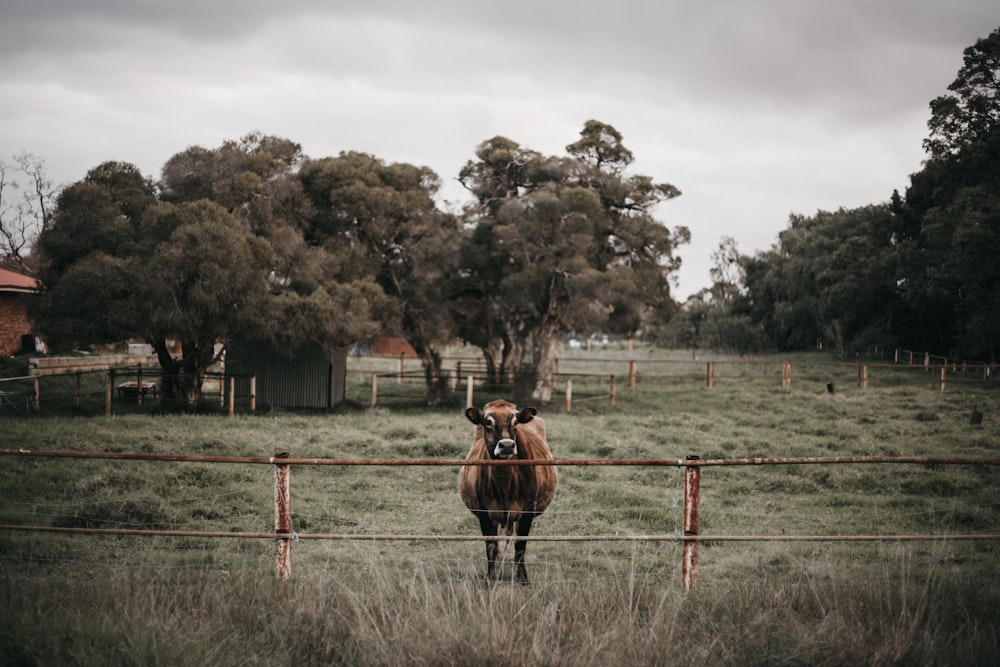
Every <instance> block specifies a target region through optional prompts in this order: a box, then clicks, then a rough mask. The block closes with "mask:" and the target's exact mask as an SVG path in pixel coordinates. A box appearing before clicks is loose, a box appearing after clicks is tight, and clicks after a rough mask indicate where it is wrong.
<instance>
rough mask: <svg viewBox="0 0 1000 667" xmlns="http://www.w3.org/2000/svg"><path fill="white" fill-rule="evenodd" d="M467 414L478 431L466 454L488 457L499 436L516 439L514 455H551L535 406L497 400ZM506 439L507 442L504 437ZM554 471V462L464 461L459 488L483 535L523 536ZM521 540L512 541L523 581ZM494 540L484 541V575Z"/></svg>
mask: <svg viewBox="0 0 1000 667" xmlns="http://www.w3.org/2000/svg"><path fill="white" fill-rule="evenodd" d="M465 414H466V417H467V418H468V419H469V421H471V422H472V423H474V424H476V433H475V437H474V439H473V443H472V449H470V450H469V455H468V456H467V457H466V459H467V460H475V459H491V458H495V456H494V453H493V452H494V447H495V445H496V443H497V441H498V440H500V439H508V440H513V441H514V442H515V443H516V449H517V453H516V457H517V458H518V459H548V460H551V459H552V452H551V451H549V446H548V444H547V443H546V440H545V421H544V420H543V419H542V418H541V417H536V416H535V414H536V411H535V409H534V408H524V409H522V410H518V409H517V406H515V405H514V404H513V403H508V402H507V401H505V400H496V401H493V402H491V403H487V404H486V406H485V408H484V410H483V411H482V412H480V411H479V410H477V409H476V408H469V409H468V410H466V413H465ZM508 444H509V443H508ZM557 485H558V475H557V473H556V468H555V466H516V465H497V466H462V469H461V470H460V471H459V474H458V491H459V495H461V497H462V501H463V502H464V503H465V506H466V507H468V508H469V509H470V510H471V511H472V513H473V514H474V515H476V517H477V518H478V519H479V524H480V528H481V530H482V533H483V535H485V536H495V535H497V531H498V529H499V528H501V527H502V528H504V529H505V531H506V533H507V535H517V536H522V537H523V536H527V535H528V532H529V531H530V530H531V522H532V521H533V520H534V519H535V517H537V516H538V515H539V514H541V513H542V512H544V511H545V508H546V507H548V506H549V503H550V502H551V501H552V498H553V496H554V495H555V493H556V487H557ZM526 547H527V542H526V541H525V540H520V541H518V540H515V542H514V562H515V565H516V568H517V580H518V581H520V582H521V583H527V581H528V574H527V571H526V570H525V567H524V552H525V549H526ZM497 555H498V547H497V542H496V540H490V541H487V542H486V560H487V577H488V578H490V579H493V577H494V567H495V564H496V562H497Z"/></svg>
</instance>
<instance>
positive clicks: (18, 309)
mask: <svg viewBox="0 0 1000 667" xmlns="http://www.w3.org/2000/svg"><path fill="white" fill-rule="evenodd" d="M39 286H40V285H39V283H38V281H37V280H36V279H35V278H32V277H31V276H25V275H22V274H20V273H15V272H13V271H8V270H6V269H0V355H3V356H10V355H12V354H17V353H18V352H19V351H20V350H21V348H22V347H23V345H22V337H23V336H28V335H30V334H31V322H30V321H29V320H28V312H27V309H26V308H25V304H24V295H26V294H32V293H33V292H37V291H38V288H39Z"/></svg>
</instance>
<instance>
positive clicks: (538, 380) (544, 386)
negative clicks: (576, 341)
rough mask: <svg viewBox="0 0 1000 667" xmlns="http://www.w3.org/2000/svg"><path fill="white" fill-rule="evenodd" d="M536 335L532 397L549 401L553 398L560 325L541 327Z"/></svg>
mask: <svg viewBox="0 0 1000 667" xmlns="http://www.w3.org/2000/svg"><path fill="white" fill-rule="evenodd" d="M535 336H536V338H535V361H536V365H535V390H534V391H533V392H532V394H531V397H532V398H533V399H535V400H536V401H540V402H542V403H547V402H549V401H551V400H552V387H553V385H554V380H555V370H556V349H557V348H558V347H559V327H557V326H554V325H545V326H542V327H539V329H538V330H537V331H536V333H535Z"/></svg>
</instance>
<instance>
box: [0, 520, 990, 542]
mask: <svg viewBox="0 0 1000 667" xmlns="http://www.w3.org/2000/svg"><path fill="white" fill-rule="evenodd" d="M0 530H16V531H26V532H42V533H76V534H87V535H138V536H143V537H207V538H230V539H245V540H253V539H262V540H275V539H278V540H288V539H291V540H294V541H299V540H354V541H358V542H365V541H372V542H483V541H491V540H496V539H497V538H498V536H497V535H492V536H490V535H437V534H433V533H432V534H425V535H418V534H412V535H411V534H405V535H392V534H371V535H366V534H364V533H267V532H236V531H194V530H156V529H143V528H80V527H64V526H28V525H21V524H0ZM499 537H502V536H499ZM512 539H514V538H512ZM516 539H517V540H518V541H528V542H950V541H964V540H998V539H1000V533H959V534H938V535H891V534H887V535H518V536H516Z"/></svg>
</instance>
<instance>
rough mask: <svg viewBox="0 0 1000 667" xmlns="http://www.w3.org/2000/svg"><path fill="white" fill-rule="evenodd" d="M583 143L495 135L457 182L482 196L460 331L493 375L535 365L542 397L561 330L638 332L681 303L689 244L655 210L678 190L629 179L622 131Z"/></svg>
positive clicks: (536, 393) (596, 129)
mask: <svg viewBox="0 0 1000 667" xmlns="http://www.w3.org/2000/svg"><path fill="white" fill-rule="evenodd" d="M580 137H581V138H580V140H579V141H577V142H576V143H573V144H570V145H569V146H567V147H566V150H567V153H568V156H565V157H559V156H543V155H542V154H540V153H538V152H537V151H533V150H530V149H526V148H523V147H521V146H520V145H518V144H517V143H516V142H514V141H511V140H510V139H507V138H506V137H494V138H493V139H490V140H488V141H486V142H483V143H482V144H480V146H479V147H478V148H477V150H476V156H477V158H478V160H475V161H470V162H468V163H467V164H466V166H465V167H464V168H463V169H462V171H461V174H460V177H459V178H460V180H461V182H462V183H463V184H464V185H465V187H466V188H467V189H468V190H469V191H470V192H471V193H472V194H473V195H474V196H475V198H476V204H475V205H474V206H473V207H472V208H471V210H470V211H469V215H468V218H467V221H468V224H469V225H470V227H471V228H472V231H471V233H470V235H469V238H468V243H467V245H466V246H465V249H464V252H463V255H462V273H461V275H462V279H461V280H460V281H458V283H457V284H456V288H455V294H456V296H455V300H454V301H455V310H456V313H457V315H456V317H457V319H458V321H459V323H460V331H461V332H462V334H463V336H464V337H465V338H466V340H468V341H470V342H472V343H474V344H477V345H479V346H480V347H481V348H482V349H483V351H484V354H485V355H486V358H487V361H488V363H489V365H490V366H491V369H490V370H491V373H492V374H493V375H494V377H495V378H496V379H498V380H499V379H501V378H506V377H510V376H512V375H514V374H517V373H518V372H519V371H521V370H522V369H528V371H529V375H530V378H531V381H532V382H533V390H532V396H533V398H535V399H536V400H543V401H544V400H549V398H550V397H551V392H552V381H553V372H554V365H555V349H556V345H557V344H558V342H559V341H560V340H561V337H562V335H563V334H565V333H568V332H570V331H573V330H617V331H620V332H622V333H626V334H631V333H632V332H634V331H635V330H636V329H637V328H638V325H639V322H640V315H641V314H642V313H643V312H647V311H656V310H658V309H662V308H664V306H666V305H667V304H672V303H673V302H672V300H671V297H670V284H669V276H670V273H671V272H672V271H674V270H676V268H677V267H678V266H679V261H680V260H679V258H678V257H677V256H676V255H675V250H676V248H677V247H678V246H680V245H682V244H684V243H686V242H687V241H688V240H689V232H688V230H687V229H686V228H683V227H678V228H676V229H675V230H673V231H671V230H669V229H667V228H666V227H665V226H663V225H662V224H661V223H660V222H659V221H657V220H656V218H655V217H654V215H653V209H654V207H655V206H656V205H657V204H659V203H660V202H663V201H666V200H668V199H671V198H673V197H676V196H678V195H679V194H680V191H679V190H678V189H677V188H675V187H674V186H673V185H670V184H666V183H654V182H653V180H652V179H651V178H650V177H648V176H643V175H628V174H626V168H627V167H628V165H629V164H631V162H632V153H631V151H629V150H628V149H627V148H625V146H624V145H623V144H622V142H621V139H622V137H621V134H620V133H619V132H618V131H617V130H615V128H613V127H612V126H610V125H607V124H605V123H601V122H598V121H593V120H592V121H588V122H587V123H586V124H585V125H584V128H583V130H582V132H581V134H580ZM498 350H499V354H498ZM498 358H499V360H500V361H499V363H498V361H497V360H498Z"/></svg>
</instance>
